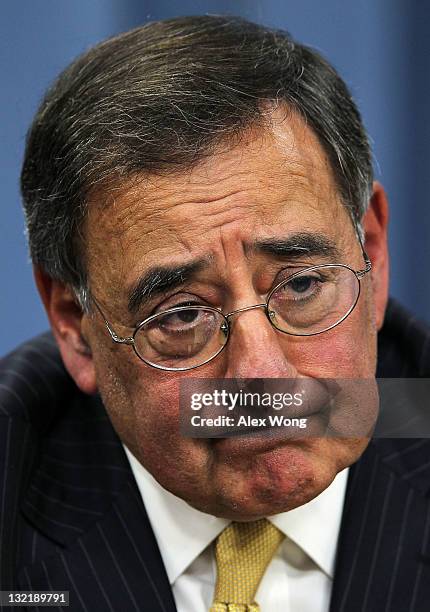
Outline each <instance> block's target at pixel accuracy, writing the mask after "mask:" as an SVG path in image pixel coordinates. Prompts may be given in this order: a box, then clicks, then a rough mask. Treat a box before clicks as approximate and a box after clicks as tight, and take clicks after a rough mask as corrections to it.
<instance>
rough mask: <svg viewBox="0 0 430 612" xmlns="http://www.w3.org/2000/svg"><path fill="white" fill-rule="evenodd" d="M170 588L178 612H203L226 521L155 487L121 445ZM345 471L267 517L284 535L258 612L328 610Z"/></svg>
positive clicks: (266, 578)
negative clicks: (289, 507)
mask: <svg viewBox="0 0 430 612" xmlns="http://www.w3.org/2000/svg"><path fill="white" fill-rule="evenodd" d="M124 448H125V451H126V454H127V457H128V459H129V462H130V466H131V469H132V471H133V474H134V477H135V479H136V482H137V486H138V488H139V491H140V493H141V495H142V498H143V502H144V504H145V508H146V511H147V513H148V517H149V521H150V523H151V527H152V529H153V531H154V534H155V538H156V540H157V543H158V547H159V549H160V552H161V556H162V558H163V562H164V566H165V568H166V572H167V576H168V578H169V582H170V584H171V586H172V591H173V597H174V599H175V603H176V607H177V609H178V612H208V610H209V608H210V606H211V604H212V600H213V594H214V588H215V580H216V564H215V556H214V550H213V548H214V546H213V543H214V540H215V538H216V537H217V536H218V535H219V534H220V533H221V531H222V530H223V529H224V528H225V527H226V526H227V525H228V524H229V522H230V521H228V520H226V519H221V518H217V517H215V516H211V515H209V514H205V513H203V512H200V511H199V510H196V509H195V508H192V507H191V506H189V505H188V504H187V503H186V502H184V501H183V500H182V499H180V498H179V497H176V496H175V495H172V493H170V492H169V491H167V490H166V489H164V488H163V487H161V485H159V484H158V482H157V481H156V480H155V479H154V478H153V477H152V476H151V474H150V473H149V472H148V471H147V470H146V469H145V468H144V467H143V466H142V465H141V464H140V463H139V461H138V460H137V459H136V458H135V457H134V456H133V455H132V453H131V452H130V451H129V450H128V448H126V447H124ZM347 473H348V470H347V469H346V470H343V471H342V472H340V473H339V474H338V475H337V476H336V478H335V479H334V481H333V483H332V484H331V485H330V486H329V487H328V488H327V489H326V490H325V491H323V492H322V493H321V494H320V495H318V497H316V498H315V499H313V500H312V501H310V502H309V503H307V504H305V505H303V506H300V507H299V508H295V509H294V510H290V511H289V512H284V513H282V514H277V515H275V516H271V517H270V518H269V520H270V521H271V522H272V523H273V524H274V525H276V527H278V529H280V530H281V531H282V532H283V533H284V534H285V536H286V538H285V540H284V541H283V543H282V545H281V546H280V548H279V551H278V552H277V554H276V555H275V557H274V558H273V559H272V561H271V562H270V564H269V567H268V569H267V570H266V573H265V574H264V576H263V579H262V581H261V583H260V586H259V588H258V591H257V594H256V596H255V599H256V601H257V602H258V603H259V604H260V607H261V610H262V612H327V610H328V608H329V601H330V594H331V587H332V580H333V574H334V563H335V555H336V545H337V539H338V535H339V527H340V520H341V516H342V508H343V502H344V496H345V489H346V481H347Z"/></svg>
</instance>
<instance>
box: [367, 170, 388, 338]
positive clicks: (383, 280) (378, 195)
mask: <svg viewBox="0 0 430 612" xmlns="http://www.w3.org/2000/svg"><path fill="white" fill-rule="evenodd" d="M363 228H364V233H365V242H364V248H365V250H366V253H367V254H368V255H369V257H370V260H371V262H372V272H371V275H372V285H373V299H374V304H375V319H376V326H377V329H378V330H379V329H381V327H382V324H383V322H384V315H385V309H386V307H387V301H388V284H389V258H388V243H387V228H388V201H387V196H386V194H385V191H384V188H383V187H382V185H381V184H380V183H378V182H376V181H375V182H374V183H373V194H372V197H371V198H370V203H369V208H368V210H367V212H366V214H365V215H364V218H363Z"/></svg>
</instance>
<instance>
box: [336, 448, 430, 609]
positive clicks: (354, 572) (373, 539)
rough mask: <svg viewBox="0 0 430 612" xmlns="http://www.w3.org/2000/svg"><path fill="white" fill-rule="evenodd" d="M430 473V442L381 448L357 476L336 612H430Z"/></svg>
mask: <svg viewBox="0 0 430 612" xmlns="http://www.w3.org/2000/svg"><path fill="white" fill-rule="evenodd" d="M424 466H427V468H426V469H423V467H424ZM429 466H430V441H428V440H377V441H373V442H371V443H370V445H369V447H368V449H367V450H366V452H365V453H364V454H363V456H362V458H361V459H360V461H359V462H358V463H357V464H355V465H354V466H353V467H352V468H351V470H350V478H349V481H348V488H347V494H346V500H345V507H344V513H343V518H342V525H341V530H340V535H339V541H338V552H337V561H336V571H335V577H334V584H333V592H332V599H331V606H330V612H355V611H357V612H358V611H359V610H360V611H363V612H364V611H366V612H371V611H375V612H380V611H381V610H384V611H387V612H389V611H390V612H398V611H399V610H408V612H411V611H413V610H427V609H428V602H429V601H430V507H429V499H428V492H429V489H430V479H429V477H428V469H429ZM426 472H427V474H426Z"/></svg>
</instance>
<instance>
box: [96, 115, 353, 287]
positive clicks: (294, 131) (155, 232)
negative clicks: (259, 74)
mask: <svg viewBox="0 0 430 612" xmlns="http://www.w3.org/2000/svg"><path fill="white" fill-rule="evenodd" d="M348 223H349V220H348V215H347V213H346V211H345V209H344V207H343V205H342V203H341V200H340V197H339V194H338V191H337V188H336V184H335V180H334V177H333V173H332V169H331V166H330V164H329V161H328V159H327V157H326V155H325V153H324V150H323V148H322V146H321V144H320V143H319V141H318V138H317V137H316V135H315V134H314V133H313V132H312V130H311V129H310V128H309V127H308V126H306V125H305V123H304V122H303V121H302V120H301V119H300V118H299V117H298V116H297V115H295V114H289V115H288V116H285V113H284V114H283V115H281V114H280V113H279V114H278V115H276V114H275V115H274V116H273V117H272V123H271V125H270V127H266V128H259V129H257V128H255V129H253V130H249V131H248V132H247V133H244V134H243V135H242V137H241V138H240V139H238V140H237V141H236V142H235V143H230V144H224V145H222V146H219V147H218V149H217V150H216V151H215V152H214V153H213V154H212V155H210V156H208V157H207V158H205V159H204V160H203V161H201V162H200V163H199V164H198V165H196V166H195V167H193V168H192V169H190V170H188V171H186V172H185V171H183V172H178V173H175V174H172V173H169V174H166V175H158V176H155V175H151V176H137V177H134V178H133V179H130V180H128V181H127V182H126V183H123V184H121V185H118V187H117V188H116V189H110V190H109V191H108V192H104V193H102V192H99V193H95V194H94V195H93V197H92V201H91V202H90V206H89V216H88V221H87V226H86V244H87V251H88V253H87V256H88V257H87V258H88V265H89V277H90V279H91V277H93V278H94V277H98V278H100V279H101V276H104V277H106V278H105V279H104V281H108V282H110V283H113V282H114V277H117V279H119V278H121V279H122V281H121V282H127V281H128V280H129V281H130V282H131V281H132V279H133V277H134V276H135V275H137V274H141V273H142V271H143V270H142V268H144V267H145V266H154V265H163V264H169V263H172V261H173V260H175V261H176V260H177V261H178V262H180V261H181V260H183V261H186V260H189V259H191V258H192V257H196V256H200V257H201V256H208V257H211V256H214V257H215V259H216V255H217V252H219V251H223V250H225V245H226V244H228V243H229V241H231V242H234V243H241V245H242V246H243V247H244V252H245V251H246V248H247V246H249V245H250V244H251V243H252V241H253V240H257V239H258V240H264V239H265V238H273V237H274V235H275V236H276V235H279V236H281V235H282V236H285V235H286V234H288V233H291V234H293V233H297V232H300V231H303V230H307V231H312V230H314V231H319V232H323V233H324V232H325V233H328V234H332V235H333V234H339V228H340V227H341V226H344V225H345V224H348ZM224 255H225V253H224ZM100 261H109V270H108V272H106V270H104V271H103V270H101V269H100V266H99V264H98V262H100Z"/></svg>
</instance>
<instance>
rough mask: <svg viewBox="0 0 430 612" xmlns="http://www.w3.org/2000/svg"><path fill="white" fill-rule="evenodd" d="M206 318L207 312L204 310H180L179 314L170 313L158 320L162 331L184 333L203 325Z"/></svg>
mask: <svg viewBox="0 0 430 612" xmlns="http://www.w3.org/2000/svg"><path fill="white" fill-rule="evenodd" d="M188 305H189V304H188ZM181 306H182V304H181ZM205 317H206V318H207V312H206V311H204V310H203V311H202V310H199V309H197V308H184V310H179V311H177V312H170V313H168V314H165V315H163V314H161V315H160V317H159V318H158V319H157V323H158V325H159V327H160V329H163V330H165V331H166V332H173V333H175V332H177V333H181V332H182V333H183V332H187V331H190V330H191V329H193V328H194V327H195V326H196V325H200V324H201V323H203V322H204V319H205Z"/></svg>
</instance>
